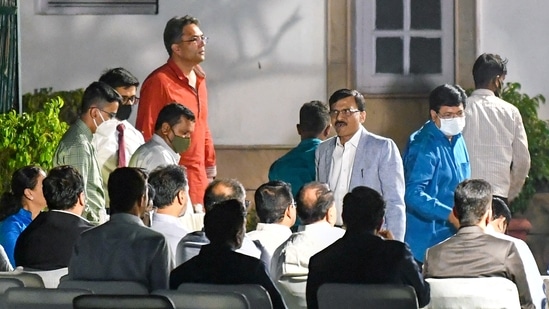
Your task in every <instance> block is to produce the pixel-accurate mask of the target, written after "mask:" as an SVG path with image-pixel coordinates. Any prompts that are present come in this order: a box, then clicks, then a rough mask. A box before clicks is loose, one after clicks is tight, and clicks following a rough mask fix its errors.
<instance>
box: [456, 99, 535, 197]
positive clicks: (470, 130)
mask: <svg viewBox="0 0 549 309" xmlns="http://www.w3.org/2000/svg"><path fill="white" fill-rule="evenodd" d="M465 115H466V117H467V121H466V124H465V128H464V129H463V138H464V140H465V144H466V145H467V151H468V152H469V157H470V162H471V178H480V179H485V180H486V181H488V182H489V183H490V184H491V185H492V189H493V191H494V195H497V196H502V197H507V198H509V200H512V199H513V198H515V197H516V196H517V195H518V194H519V193H520V190H521V189H522V185H523V184H524V181H525V179H526V176H527V175H528V170H529V169H530V153H529V152H528V139H527V137H526V132H525V130H524V125H523V123H522V117H521V116H520V113H519V111H518V109H517V108H516V107H515V106H513V105H512V104H510V103H507V102H505V101H504V100H502V99H500V98H498V97H496V96H495V95H494V93H493V92H492V91H491V90H488V89H477V90H475V91H473V93H472V94H471V96H469V98H468V99H467V107H466V108H465ZM511 165H512V168H511Z"/></svg>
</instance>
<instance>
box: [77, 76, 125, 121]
mask: <svg viewBox="0 0 549 309" xmlns="http://www.w3.org/2000/svg"><path fill="white" fill-rule="evenodd" d="M113 102H118V104H122V96H120V94H119V93H118V92H117V91H116V90H114V88H112V87H111V86H109V85H108V84H106V83H104V82H93V83H91V84H90V85H89V86H88V88H86V90H84V94H83V95H82V106H81V110H80V114H84V113H85V112H87V111H88V110H89V109H90V107H92V106H96V107H98V108H104V107H105V106H106V105H108V104H111V103H113Z"/></svg>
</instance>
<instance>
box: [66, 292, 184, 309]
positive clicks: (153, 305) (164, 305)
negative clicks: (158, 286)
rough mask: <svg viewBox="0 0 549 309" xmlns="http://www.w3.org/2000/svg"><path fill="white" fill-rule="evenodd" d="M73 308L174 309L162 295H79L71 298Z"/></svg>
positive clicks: (169, 301) (170, 302)
mask: <svg viewBox="0 0 549 309" xmlns="http://www.w3.org/2000/svg"><path fill="white" fill-rule="evenodd" d="M73 306H74V307H73V308H74V309H175V305H174V304H173V302H172V301H171V300H170V299H169V298H168V297H166V296H163V295H115V294H111V295H80V296H78V297H76V298H75V299H74V300H73Z"/></svg>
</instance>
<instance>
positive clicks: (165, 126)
mask: <svg viewBox="0 0 549 309" xmlns="http://www.w3.org/2000/svg"><path fill="white" fill-rule="evenodd" d="M170 130H171V127H170V124H169V123H167V122H164V123H163V124H162V126H161V127H160V131H161V132H162V135H168V133H169V132H170Z"/></svg>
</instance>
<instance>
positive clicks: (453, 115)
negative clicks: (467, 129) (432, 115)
mask: <svg viewBox="0 0 549 309" xmlns="http://www.w3.org/2000/svg"><path fill="white" fill-rule="evenodd" d="M437 116H438V118H440V119H452V118H461V117H465V113H464V112H463V111H459V112H457V113H445V114H439V113H437Z"/></svg>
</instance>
